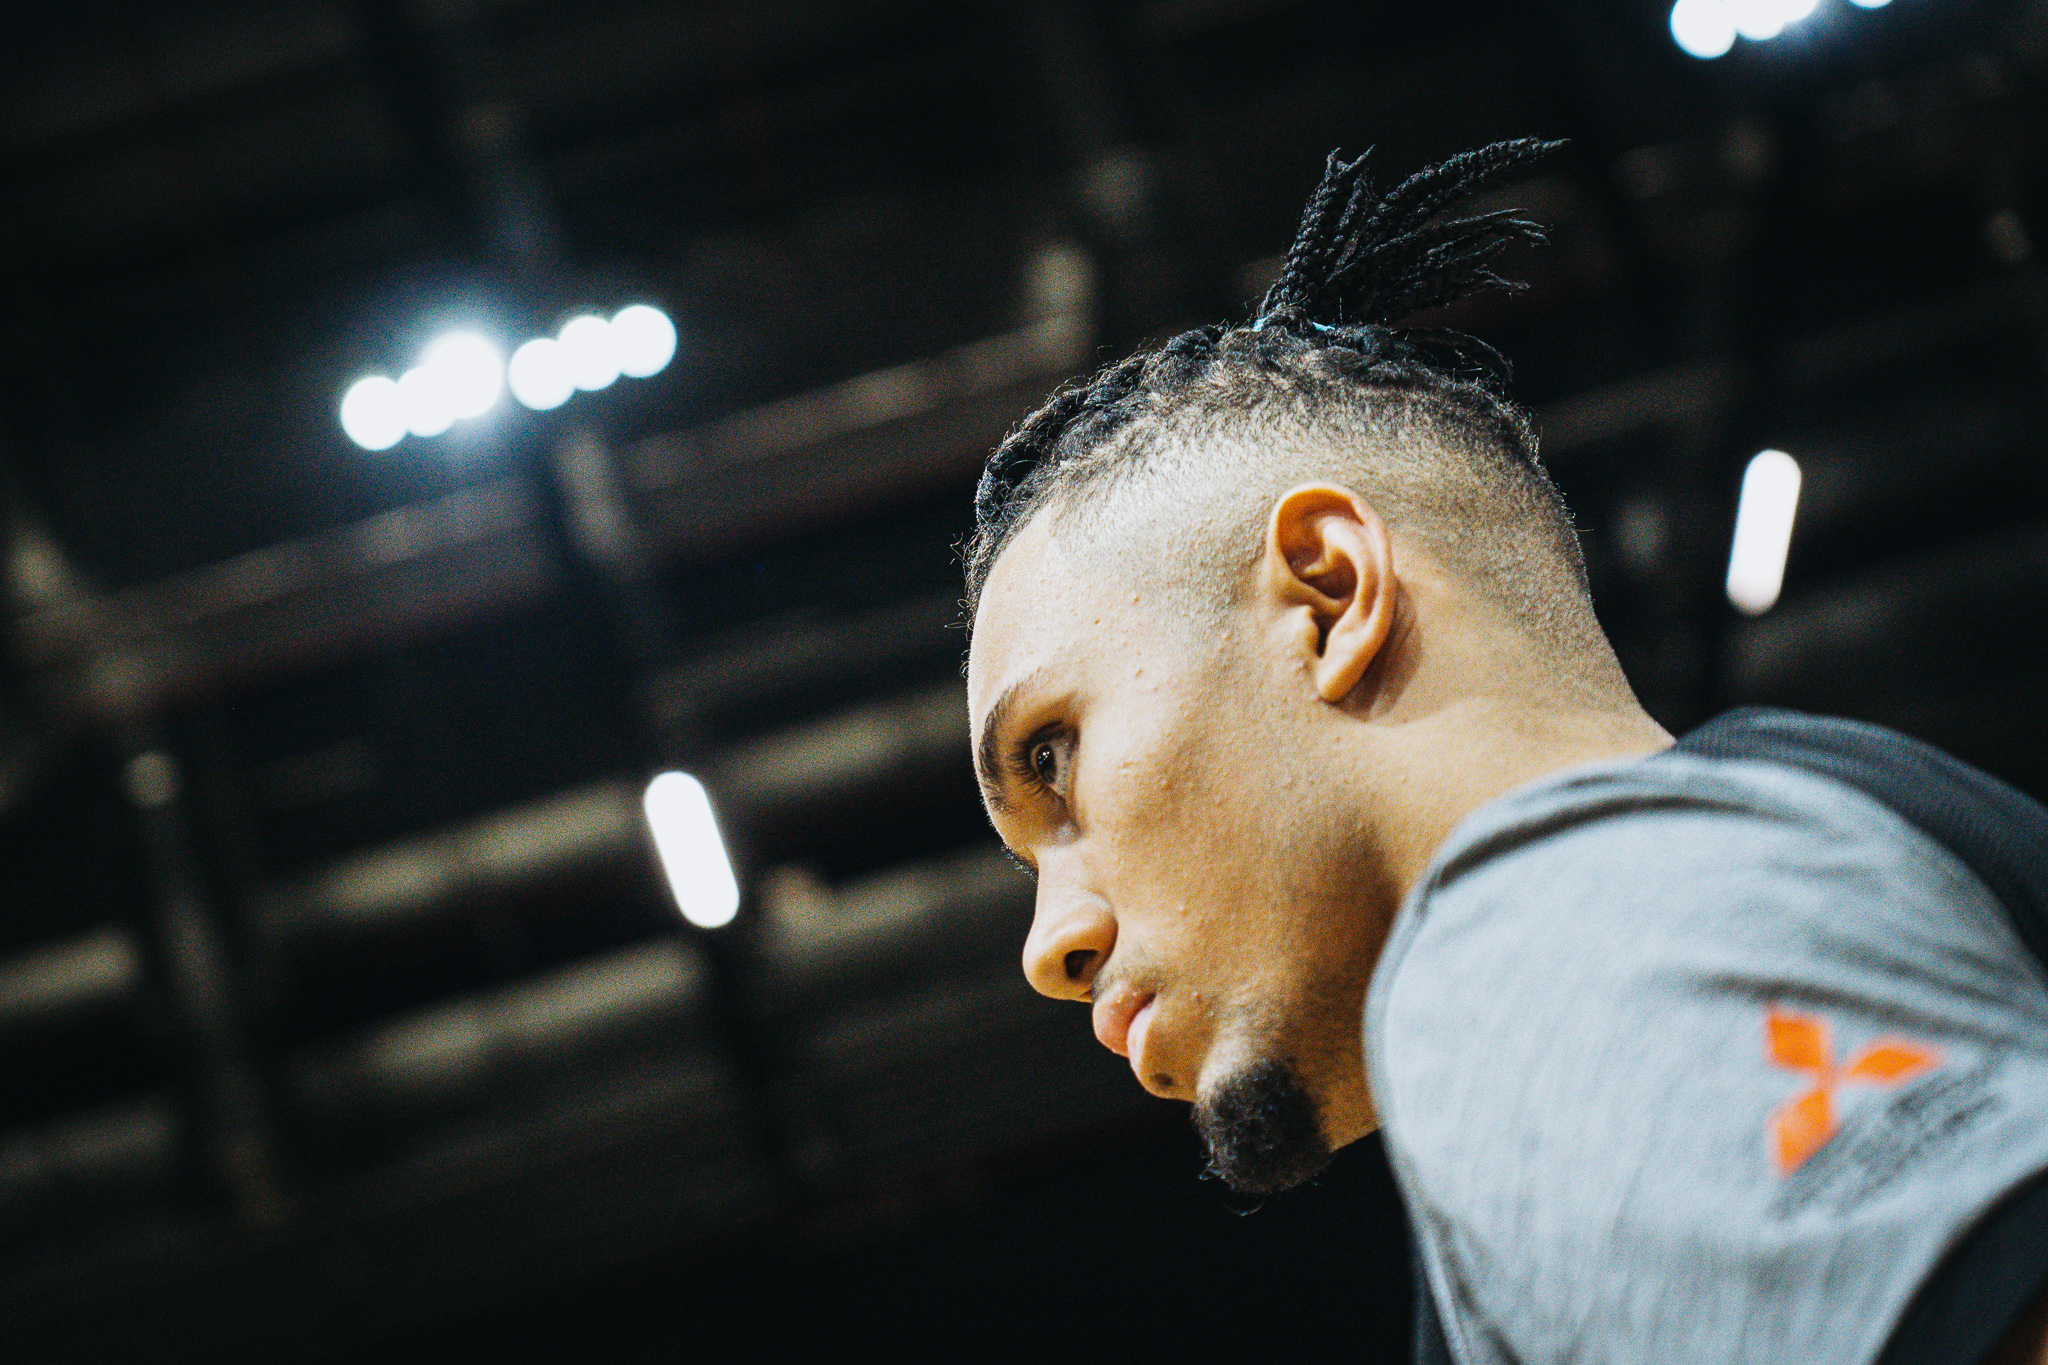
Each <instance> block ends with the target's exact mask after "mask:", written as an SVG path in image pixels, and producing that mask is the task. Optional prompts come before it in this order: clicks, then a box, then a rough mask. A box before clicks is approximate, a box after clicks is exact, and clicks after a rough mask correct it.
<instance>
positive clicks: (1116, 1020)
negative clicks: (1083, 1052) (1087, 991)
mask: <svg viewBox="0 0 2048 1365" xmlns="http://www.w3.org/2000/svg"><path fill="white" fill-rule="evenodd" d="M1157 999H1158V997H1157V996H1156V995H1154V994H1153V993H1152V992H1151V991H1148V990H1145V989H1143V988H1142V987H1138V986H1117V987H1114V988H1113V989H1111V990H1110V991H1109V992H1108V993H1106V994H1105V995H1103V996H1101V997H1100V998H1099V999H1097V1000H1096V1002H1095V1038H1096V1041H1098V1042H1100V1043H1101V1044H1102V1045H1103V1046H1104V1047H1106V1048H1108V1049H1109V1050H1110V1051H1111V1052H1114V1053H1115V1054H1116V1055H1117V1056H1119V1057H1125V1058H1128V1059H1129V1060H1130V1063H1131V1070H1132V1072H1134V1073H1135V1074H1136V1075H1137V1077H1138V1081H1139V1083H1140V1084H1141V1085H1144V1086H1145V1088H1146V1089H1147V1090H1150V1089H1153V1086H1152V1084H1150V1083H1148V1077H1149V1073H1148V1072H1147V1071H1146V1070H1145V1039H1146V1038H1147V1036H1148V1035H1149V1034H1150V1033H1151V1031H1152V1006H1153V1005H1154V1003H1155V1002H1156V1001H1157Z"/></svg>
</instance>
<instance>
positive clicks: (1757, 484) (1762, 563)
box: [1728, 450, 1800, 616]
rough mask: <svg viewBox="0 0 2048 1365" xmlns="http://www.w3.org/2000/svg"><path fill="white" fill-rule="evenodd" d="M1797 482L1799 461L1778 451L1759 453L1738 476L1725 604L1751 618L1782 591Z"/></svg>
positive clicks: (1773, 600) (1764, 610)
mask: <svg viewBox="0 0 2048 1365" xmlns="http://www.w3.org/2000/svg"><path fill="white" fill-rule="evenodd" d="M1799 482H1800V474H1799V462H1798V461H1797V460H1795V459H1793V458H1792V457H1791V456H1790V455H1787V454H1786V453H1785V452H1784V451H1782V450H1766V451H1764V452H1762V453H1761V454H1759V455H1758V456H1757V457H1756V458H1755V459H1753V460H1751V461H1750V462H1749V468H1748V469H1746V470H1744V471H1743V474H1742V499H1741V501H1740V502H1739V503H1737V504H1736V508H1735V542H1734V544H1733V546H1732V547H1731V548H1730V549H1729V552H1728V600H1729V601H1730V602H1733V603H1734V604H1735V605H1736V607H1738V608H1739V609H1741V610H1742V611H1745V612H1747V613H1749V614H1750V615H1751V616H1759V615H1762V614H1763V613H1764V612H1767V611H1769V610H1770V609H1771V607H1772V605H1773V604H1775V603H1776V602H1777V600H1778V593H1779V591H1780V590H1781V589H1783V587H1784V586H1785V558H1786V556H1787V555H1788V554H1789V553H1790V552H1791V549H1792V520H1793V517H1794V515H1795V514H1796V513H1797V512H1798V510H1799Z"/></svg>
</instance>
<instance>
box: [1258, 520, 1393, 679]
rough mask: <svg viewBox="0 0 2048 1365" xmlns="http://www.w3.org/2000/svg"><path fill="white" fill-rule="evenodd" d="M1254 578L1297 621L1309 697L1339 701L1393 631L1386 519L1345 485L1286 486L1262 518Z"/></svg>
mask: <svg viewBox="0 0 2048 1365" xmlns="http://www.w3.org/2000/svg"><path fill="white" fill-rule="evenodd" d="M1261 577H1262V578H1263V580H1264V586H1265V589H1266V592H1267V595H1268V598H1269V600H1270V601H1272V602H1273V603H1274V604H1275V605H1276V606H1277V607H1279V609H1280V610H1281V612H1282V613H1283V615H1284V616H1285V617H1286V618H1288V619H1290V620H1292V621H1293V622H1295V623H1298V624H1299V625H1300V627H1301V631H1300V638H1301V639H1302V640H1303V642H1304V645H1305V646H1306V647H1308V648H1311V649H1312V651H1313V655H1314V657H1313V659H1312V661H1311V664H1310V670H1309V671H1310V674H1311V676H1312V677H1313V679H1314V681H1315V688H1316V694H1317V695H1318V696H1320V697H1321V698H1322V699H1323V700H1324V701H1326V702H1330V703H1332V704H1335V703H1337V702H1341V701H1343V700H1344V699H1345V698H1346V697H1348V696H1350V695H1351V694H1352V692H1354V691H1355V690H1357V687H1358V684H1359V681H1360V680H1361V679H1363V678H1364V677H1365V674H1366V670H1367V669H1369V668H1371V667H1372V664H1373V661H1374V660H1375V659H1377V658H1378V657H1379V654H1380V651H1381V650H1382V649H1383V648H1384V647H1385V646H1386V643H1387V637H1388V635H1389V634H1390V633H1391V632H1392V630H1393V625H1394V607H1395V601H1396V597H1397V588H1398V586H1399V585H1398V583H1397V581H1396V579H1395V577H1394V554H1393V545H1392V542H1391V541H1390V540H1389V538H1388V536H1387V524H1386V523H1385V522H1384V521H1382V520H1380V515H1379V513H1378V512H1376V511H1374V510H1373V508H1372V505H1371V504H1370V503H1368V502H1366V501H1365V499H1363V498H1361V497H1359V496H1358V495H1357V494H1356V493H1353V492H1352V491H1351V490H1350V489H1348V488H1340V487H1337V486H1335V485H1333V484H1305V485H1303V486H1302V487H1300V488H1296V489H1293V490H1291V491H1289V492H1288V493H1286V494H1284V495H1282V496H1281V498H1280V500H1279V501H1278V502H1276V503H1274V504H1273V512H1272V515H1271V517H1269V518H1268V520H1267V523H1266V547H1265V554H1264V557H1263V562H1262V566H1261ZM1311 638H1312V640H1313V643H1312V645H1310V644H1309V643H1308V642H1309V641H1310V640H1311Z"/></svg>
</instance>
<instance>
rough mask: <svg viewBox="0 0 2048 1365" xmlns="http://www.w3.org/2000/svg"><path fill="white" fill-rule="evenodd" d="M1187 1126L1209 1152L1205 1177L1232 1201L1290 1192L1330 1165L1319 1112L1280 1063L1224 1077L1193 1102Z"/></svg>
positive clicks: (1312, 1097)
mask: <svg viewBox="0 0 2048 1365" xmlns="http://www.w3.org/2000/svg"><path fill="white" fill-rule="evenodd" d="M1194 1121H1195V1129H1196V1131H1197V1132H1199V1133H1200V1134H1201V1135H1202V1141H1203V1142H1204V1143H1206V1144H1207V1145H1208V1148H1209V1171H1208V1173H1209V1174H1211V1175H1213V1176H1215V1177H1216V1178H1217V1179H1219V1180H1221V1181H1223V1183H1224V1184H1226V1185H1228V1186H1230V1188H1231V1189H1232V1190H1234V1191H1236V1192H1237V1193H1239V1194H1246V1195H1268V1194H1277V1193H1279V1192H1280V1191H1281V1190H1289V1189H1293V1188H1294V1187H1295V1186H1296V1185H1299V1184H1301V1183H1303V1182H1304V1181H1306V1180H1308V1179H1310V1178H1311V1177H1313V1176H1314V1175H1315V1174H1316V1173H1317V1172H1319V1171H1321V1170H1322V1169H1323V1168H1324V1167H1325V1166H1327V1165H1329V1164H1330V1157H1331V1147H1330V1141H1329V1139H1328V1138H1327V1137H1326V1136H1325V1135H1324V1128H1323V1115H1322V1106H1321V1105H1320V1104H1319V1103H1318V1102H1317V1100H1316V1097H1315V1095H1314V1094H1312V1093H1311V1092H1310V1091H1309V1088H1308V1086H1307V1085H1306V1084H1304V1083H1303V1081H1302V1079H1301V1076H1300V1075H1299V1073H1298V1072H1297V1071H1296V1069H1295V1068H1294V1067H1293V1066H1292V1065H1291V1064H1290V1063H1288V1062H1285V1061H1281V1060H1278V1059H1270V1058H1269V1059H1267V1060H1265V1061H1260V1062H1255V1063H1253V1064H1251V1065H1250V1066H1248V1067H1246V1068H1244V1069H1243V1070H1241V1071H1237V1072H1234V1073H1232V1074H1231V1075H1229V1076H1227V1077H1225V1078H1224V1079H1223V1080H1221V1081H1220V1082H1218V1083H1217V1084H1216V1085H1214V1086H1213V1087H1211V1088H1210V1089H1209V1090H1208V1092H1207V1093H1205V1094H1203V1095H1202V1096H1201V1097H1199V1098H1198V1099H1197V1100H1196V1101H1195V1112H1194Z"/></svg>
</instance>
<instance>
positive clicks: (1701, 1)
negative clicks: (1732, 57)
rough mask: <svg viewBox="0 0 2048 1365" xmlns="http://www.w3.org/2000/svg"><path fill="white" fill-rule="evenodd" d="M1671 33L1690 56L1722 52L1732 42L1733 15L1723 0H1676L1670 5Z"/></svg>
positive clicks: (1733, 38) (1714, 54)
mask: <svg viewBox="0 0 2048 1365" xmlns="http://www.w3.org/2000/svg"><path fill="white" fill-rule="evenodd" d="M1671 36H1672V37H1673V38H1674V39H1676V40H1677V42H1678V45H1679V47H1681V48H1682V49H1684V50H1685V52H1686V53H1687V54H1688V55H1690V56H1694V57H1698V58H1701V59H1702V60H1711V59H1712V58H1715V57H1720V56H1725V55H1726V54H1727V52H1728V49H1729V48H1731V47H1734V46H1735V17H1734V16H1733V15H1732V14H1730V13H1729V12H1728V4H1727V0H1678V3H1677V4H1675V5H1673V6H1672V7H1671Z"/></svg>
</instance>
